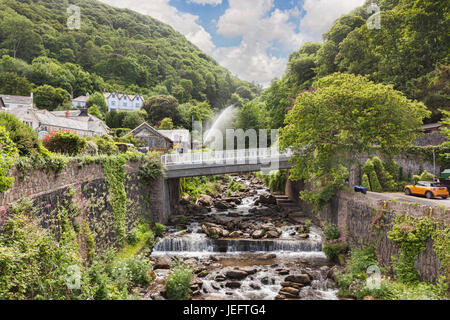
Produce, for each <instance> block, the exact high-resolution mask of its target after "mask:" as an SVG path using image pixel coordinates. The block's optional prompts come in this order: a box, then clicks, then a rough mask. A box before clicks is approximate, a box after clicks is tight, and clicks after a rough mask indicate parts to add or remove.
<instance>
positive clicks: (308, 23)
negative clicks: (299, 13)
mask: <svg viewBox="0 0 450 320" xmlns="http://www.w3.org/2000/svg"><path fill="white" fill-rule="evenodd" d="M364 2H365V0H305V2H304V5H303V9H304V10H305V11H306V15H305V16H304V17H303V19H302V20H301V21H300V30H301V33H302V35H303V36H304V39H305V40H306V41H320V40H322V34H324V33H325V32H327V30H328V29H329V28H330V27H331V25H332V24H333V22H334V21H335V20H336V19H337V18H339V17H340V16H341V15H343V14H346V13H350V11H352V10H353V9H355V8H356V7H359V6H362V5H363V4H364Z"/></svg>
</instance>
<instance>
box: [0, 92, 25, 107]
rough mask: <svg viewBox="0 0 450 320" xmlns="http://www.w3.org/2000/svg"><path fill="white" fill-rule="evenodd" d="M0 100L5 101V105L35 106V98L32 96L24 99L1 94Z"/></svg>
mask: <svg viewBox="0 0 450 320" xmlns="http://www.w3.org/2000/svg"><path fill="white" fill-rule="evenodd" d="M0 98H2V99H3V102H4V103H5V104H6V103H13V104H27V105H32V104H33V98H32V97H31V96H28V97H24V96H11V95H7V94H0Z"/></svg>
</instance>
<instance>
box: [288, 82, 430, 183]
mask: <svg viewBox="0 0 450 320" xmlns="http://www.w3.org/2000/svg"><path fill="white" fill-rule="evenodd" d="M313 86H314V88H315V90H312V91H311V92H305V93H303V94H301V95H299V96H298V97H297V101H296V103H295V106H294V108H293V110H292V111H291V112H289V114H288V116H287V118H286V127H285V128H283V129H282V131H281V135H280V144H281V146H282V147H285V148H288V147H289V148H291V150H292V151H294V152H295V155H294V160H295V166H294V168H293V169H292V176H293V177H294V178H304V179H309V178H311V177H313V176H315V177H325V178H327V177H328V178H327V179H330V176H329V175H330V173H332V172H333V170H334V171H336V172H337V170H340V169H339V167H340V166H342V165H345V166H349V164H350V163H352V162H356V161H357V156H358V155H359V154H361V153H363V152H373V151H374V149H375V148H376V149H378V150H380V152H382V153H383V154H395V153H397V152H399V151H400V150H403V148H405V147H407V146H408V145H410V144H411V143H412V142H413V141H415V139H416V137H417V135H418V130H417V129H418V128H419V127H420V125H421V124H422V121H423V119H424V118H425V117H427V116H429V114H430V113H429V111H427V110H426V107H425V106H424V105H423V104H422V103H419V102H417V101H411V100H408V99H407V98H406V97H405V96H404V95H403V94H402V93H401V92H398V91H396V90H394V89H393V88H392V87H390V86H385V85H382V84H375V83H373V82H371V81H369V80H368V79H367V78H365V77H363V76H354V75H350V74H340V73H336V74H333V75H330V76H327V77H325V78H322V79H319V80H317V81H316V82H315V83H314V85H313ZM369 178H370V177H369Z"/></svg>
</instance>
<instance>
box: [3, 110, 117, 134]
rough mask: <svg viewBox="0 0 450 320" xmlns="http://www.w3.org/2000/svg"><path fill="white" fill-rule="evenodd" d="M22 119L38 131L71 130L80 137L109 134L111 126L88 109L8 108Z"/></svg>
mask: <svg viewBox="0 0 450 320" xmlns="http://www.w3.org/2000/svg"><path fill="white" fill-rule="evenodd" d="M7 112H8V113H11V114H13V115H15V116H16V117H17V118H18V119H19V120H20V121H22V122H23V123H25V124H27V125H29V126H30V127H32V128H33V129H34V130H35V131H36V132H38V133H40V135H42V133H45V132H51V131H54V130H57V131H62V130H70V131H73V132H75V133H76V134H78V135H79V136H80V137H88V136H100V135H103V134H107V133H108V132H109V128H108V127H107V126H106V124H104V123H103V121H102V120H100V119H98V118H96V117H94V116H92V115H89V114H88V113H87V110H86V109H84V110H75V111H55V112H50V111H47V110H36V109H26V108H16V109H13V110H8V111H7Z"/></svg>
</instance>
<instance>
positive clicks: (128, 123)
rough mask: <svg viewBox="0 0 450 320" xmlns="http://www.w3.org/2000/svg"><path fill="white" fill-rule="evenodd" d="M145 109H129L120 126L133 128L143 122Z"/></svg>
mask: <svg viewBox="0 0 450 320" xmlns="http://www.w3.org/2000/svg"><path fill="white" fill-rule="evenodd" d="M146 115H147V114H146V112H145V111H130V112H127V114H126V115H125V117H124V118H123V121H122V125H121V128H128V129H135V128H137V127H138V126H140V125H141V124H143V123H144V122H145V117H146Z"/></svg>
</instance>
